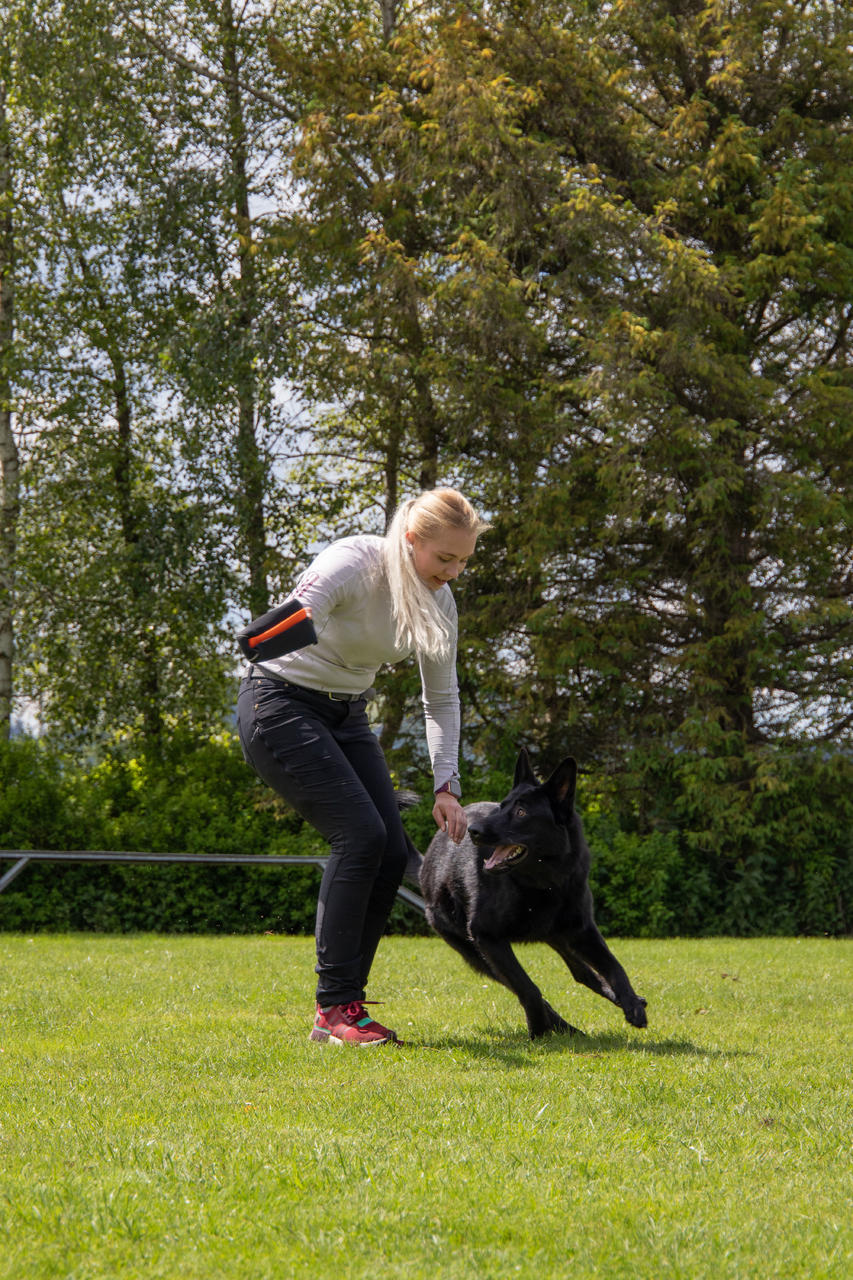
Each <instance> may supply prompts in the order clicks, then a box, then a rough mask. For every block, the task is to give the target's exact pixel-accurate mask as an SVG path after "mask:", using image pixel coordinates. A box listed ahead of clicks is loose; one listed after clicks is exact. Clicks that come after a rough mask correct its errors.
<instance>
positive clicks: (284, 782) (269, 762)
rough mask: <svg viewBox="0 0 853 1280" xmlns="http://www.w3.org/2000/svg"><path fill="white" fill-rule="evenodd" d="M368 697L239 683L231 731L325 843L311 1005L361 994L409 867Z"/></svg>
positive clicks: (260, 680) (258, 679)
mask: <svg viewBox="0 0 853 1280" xmlns="http://www.w3.org/2000/svg"><path fill="white" fill-rule="evenodd" d="M366 708H367V703H366V701H365V700H364V699H359V701H357V702H338V701H333V700H332V699H331V698H329V697H328V695H327V694H323V693H313V692H312V691H310V690H308V689H300V690H298V691H296V692H294V690H293V688H292V687H291V686H289V685H285V684H283V683H282V682H281V681H279V680H274V679H269V678H267V677H265V676H251V677H249V678H247V679H245V680H243V682H242V684H241V685H240V696H239V699H238V702H237V729H238V732H239V735H240V742H241V744H242V747H243V753H244V755H245V757H246V760H247V761H248V763H249V764H250V765H251V766H252V768H253V769H254V770H255V772H256V773H257V775H258V776H259V777H260V778H262V779H263V781H264V782H266V783H268V784H269V785H270V786H271V787H272V788H273V789H274V790H275V791H277V792H278V794H279V795H280V796H282V797H283V798H284V799H285V800H286V801H287V802H288V804H290V805H292V806H293V808H294V809H295V810H296V811H297V813H299V814H301V815H302V817H303V818H305V819H306V820H307V821H308V822H310V823H311V825H312V826H313V827H315V828H316V830H317V831H319V832H320V834H321V835H322V836H324V837H325V839H326V840H328V841H329V845H330V850H329V852H330V857H329V860H328V862H327V863H326V869H325V871H324V872H323V879H322V882H321V884H320V896H319V901H318V904H317V928H316V939H317V974H318V982H317V1003H318V1004H321V1005H331V1004H347V1003H348V1002H349V1001H351V1000H363V999H364V995H365V987H366V986H367V977H368V974H369V973H370V966H371V964H372V963H373V957H374V955H375V954H376V948H377V947H378V946H379V940H380V938H381V937H382V934H383V933H384V931H385V926H386V924H387V923H388V916H389V915H390V913H391V908H392V906H393V905H394V898H395V895H396V893H397V890H398V888H399V887H400V883H401V881H402V879H403V872H404V871H405V869H406V861H407V850H408V846H407V843H406V835H405V832H404V830H403V824H402V822H401V821H400V814H399V811H398V808H397V803H396V799H395V796H394V786H393V783H392V782H391V777H390V774H389V772H388V765H387V764H386V762H385V757H384V755H383V754H382V748H381V747H380V745H379V742H378V740H377V738H376V735H375V734H374V733H372V732H371V729H370V726H369V724H368V720H367V709H366Z"/></svg>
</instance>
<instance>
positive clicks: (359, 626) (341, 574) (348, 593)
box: [256, 534, 460, 788]
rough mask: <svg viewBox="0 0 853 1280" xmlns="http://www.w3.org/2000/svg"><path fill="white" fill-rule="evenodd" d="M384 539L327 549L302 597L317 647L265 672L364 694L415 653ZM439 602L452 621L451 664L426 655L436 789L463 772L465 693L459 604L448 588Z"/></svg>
mask: <svg viewBox="0 0 853 1280" xmlns="http://www.w3.org/2000/svg"><path fill="white" fill-rule="evenodd" d="M382 548H383V539H382V538H379V537H376V536H374V535H372V534H363V535H361V536H359V537H354V538H342V539H341V540H340V541H339V542H333V543H332V545H331V546H329V547H327V548H326V549H325V550H324V551H321V552H320V554H319V555H318V556H317V558H316V560H314V562H313V563H312V564H311V565H309V567H308V569H306V571H305V573H303V575H302V577H301V578H300V579H299V581H298V583H297V584H296V589H295V591H294V593H293V594H294V595H295V596H296V598H297V600H299V602H300V603H301V604H303V605H306V606H307V607H308V608H310V609H311V613H312V618H313V622H314V628H315V630H316V632H317V643H316V644H315V645H309V646H308V647H307V648H305V649H298V650H297V651H296V652H295V653H287V654H284V655H283V656H282V657H280V658H270V659H267V661H265V662H263V663H259V664H256V665H257V666H258V667H259V668H260V670H262V671H263V670H265V671H268V672H270V673H271V674H274V675H277V676H280V677H281V678H282V679H284V680H290V681H291V682H292V683H293V684H296V685H301V686H302V687H303V688H306V689H318V690H322V691H323V692H324V693H362V692H364V691H365V690H366V689H368V688H370V686H371V685H372V684H373V681H374V679H375V677H376V673H377V671H378V670H379V668H380V667H381V666H382V664H383V663H386V662H400V661H401V660H402V659H403V658H407V657H408V656H409V655H410V653H411V652H412V650H411V649H410V648H401V647H400V646H398V644H397V641H396V636H395V633H396V626H395V623H394V617H393V613H392V607H391V592H390V590H389V587H388V582H387V580H386V577H385V573H384V571H383V565H382ZM434 598H435V601H436V603H437V605H438V607H439V609H440V610H441V612H442V613H443V614H444V616H445V617H446V618H447V620H448V622H449V623H450V629H451V645H450V653H449V656H448V658H447V659H445V660H444V661H440V662H439V661H437V660H435V659H431V658H424V657H422V656H421V657H419V667H420V673H421V686H422V690H423V705H424V716H425V719H426V736H427V747H428V749H429V754H430V760H431V762H432V769H433V774H434V777H435V786H436V788H438V787H440V786H442V785H443V784H444V783H445V782H447V781H448V779H449V778H453V777H457V776H458V772H459V726H460V714H459V688H458V685H457V681H456V636H457V626H458V624H457V614H456V602H455V601H454V599H453V594H452V592H451V590H450V588H449V587H448V586H447V585H446V584H445V585H444V586H443V587H440V588H439V590H438V591H437V592H436V593H435V597H434Z"/></svg>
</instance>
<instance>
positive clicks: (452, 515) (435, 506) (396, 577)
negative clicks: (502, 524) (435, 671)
mask: <svg viewBox="0 0 853 1280" xmlns="http://www.w3.org/2000/svg"><path fill="white" fill-rule="evenodd" d="M488 527H489V526H488V524H487V523H486V521H485V520H481V519H480V517H479V516H478V515H477V513H476V511H475V510H474V508H473V507H472V506H471V503H470V502H469V501H468V499H467V498H464V497H463V496H462V494H461V493H459V492H458V491H457V490H456V489H429V490H427V491H426V492H424V493H421V494H419V495H418V497H417V498H409V499H408V500H407V501H406V502H401V503H400V505H399V507H398V508H397V510H396V512H395V513H394V517H393V519H392V520H391V523H390V524H389V526H388V531H387V533H386V534H385V555H384V561H385V573H386V576H387V578H388V585H389V587H390V588H391V606H392V610H393V616H394V621H395V623H396V624H397V636H396V639H397V644H398V645H401V646H403V645H405V646H407V647H409V648H413V649H414V650H415V651H416V652H417V653H419V654H423V655H424V656H425V657H427V658H439V659H441V658H446V657H448V656H449V654H450V648H451V644H452V638H453V628H452V625H451V623H450V621H449V620H448V618H446V617H445V615H444V614H443V613H442V611H441V609H440V608H439V607H438V602H437V601H436V599H435V594H434V593H433V592H432V591H430V589H429V587H428V586H427V585H426V583H425V582H421V580H420V578H419V577H418V575H417V572H416V571H415V566H414V563H413V561H412V555H411V544H410V543H409V542H408V541H407V538H406V534H407V533H412V534H414V535H415V537H417V538H425V539H428V540H434V539H436V538H438V537H440V536H441V534H442V532H443V531H444V530H445V529H464V530H465V531H466V532H468V533H471V534H474V535H475V536H476V535H477V534H480V533H482V532H483V531H484V530H485V529H488Z"/></svg>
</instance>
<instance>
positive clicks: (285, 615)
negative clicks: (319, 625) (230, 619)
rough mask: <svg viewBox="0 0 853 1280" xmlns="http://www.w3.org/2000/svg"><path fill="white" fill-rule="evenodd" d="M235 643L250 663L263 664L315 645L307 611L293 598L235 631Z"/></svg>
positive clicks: (309, 614) (311, 623) (314, 635)
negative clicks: (271, 659)
mask: <svg viewBox="0 0 853 1280" xmlns="http://www.w3.org/2000/svg"><path fill="white" fill-rule="evenodd" d="M237 643H238V644H239V646H240V648H241V649H242V651H243V654H244V656H245V657H246V658H248V659H249V661H250V662H266V661H268V660H269V659H270V658H280V657H282V656H283V655H284V654H285V653H293V652H294V651H295V650H296V649H304V648H306V647H307V646H308V645H309V644H316V643H317V632H316V631H315V630H314V623H313V622H312V621H311V610H310V609H309V608H307V607H306V606H305V605H304V604H302V602H301V601H299V600H297V599H295V598H294V599H293V600H286V601H285V602H284V604H280V605H278V606H277V607H276V608H275V609H270V611H269V613H264V614H262V615H261V616H260V617H259V618H253V619H252V621H251V622H250V623H249V624H248V625H247V626H245V627H243V629H242V630H241V631H238V632H237Z"/></svg>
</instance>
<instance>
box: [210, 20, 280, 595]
mask: <svg viewBox="0 0 853 1280" xmlns="http://www.w3.org/2000/svg"><path fill="white" fill-rule="evenodd" d="M219 21H220V33H221V39H222V67H223V71H224V72H225V78H226V101H227V108H228V132H229V139H230V143H229V162H230V166H231V208H232V214H233V217H234V229H235V233H236V238H237V265H238V281H237V298H238V304H237V313H236V316H235V318H234V319H235V324H234V328H235V340H236V343H237V361H236V375H237V387H236V392H237V485H238V493H237V495H236V507H237V513H238V520H239V522H240V529H239V536H240V541H241V543H242V545H243V547H244V549H245V554H246V563H247V567H248V572H249V608H250V609H251V611H252V614H253V616H257V615H258V614H260V613H264V612H265V611H266V610H267V609H268V608H269V588H268V585H267V546H266V531H265V527H264V485H265V479H266V466H265V464H264V460H263V457H262V456H261V451H260V448H259V446H258V439H257V385H256V378H255V373H254V356H255V332H254V330H255V319H256V316H257V311H258V290H257V280H256V272H255V263H254V258H253V253H254V245H253V242H252V222H251V216H250V210H249V178H248V171H247V137H246V122H245V116H244V109H243V99H242V91H241V88H240V78H239V77H240V61H239V54H238V48H237V37H238V26H237V23H236V22H235V19H234V12H233V9H232V6H231V0H223V3H222V8H221V10H220V15H219Z"/></svg>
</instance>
